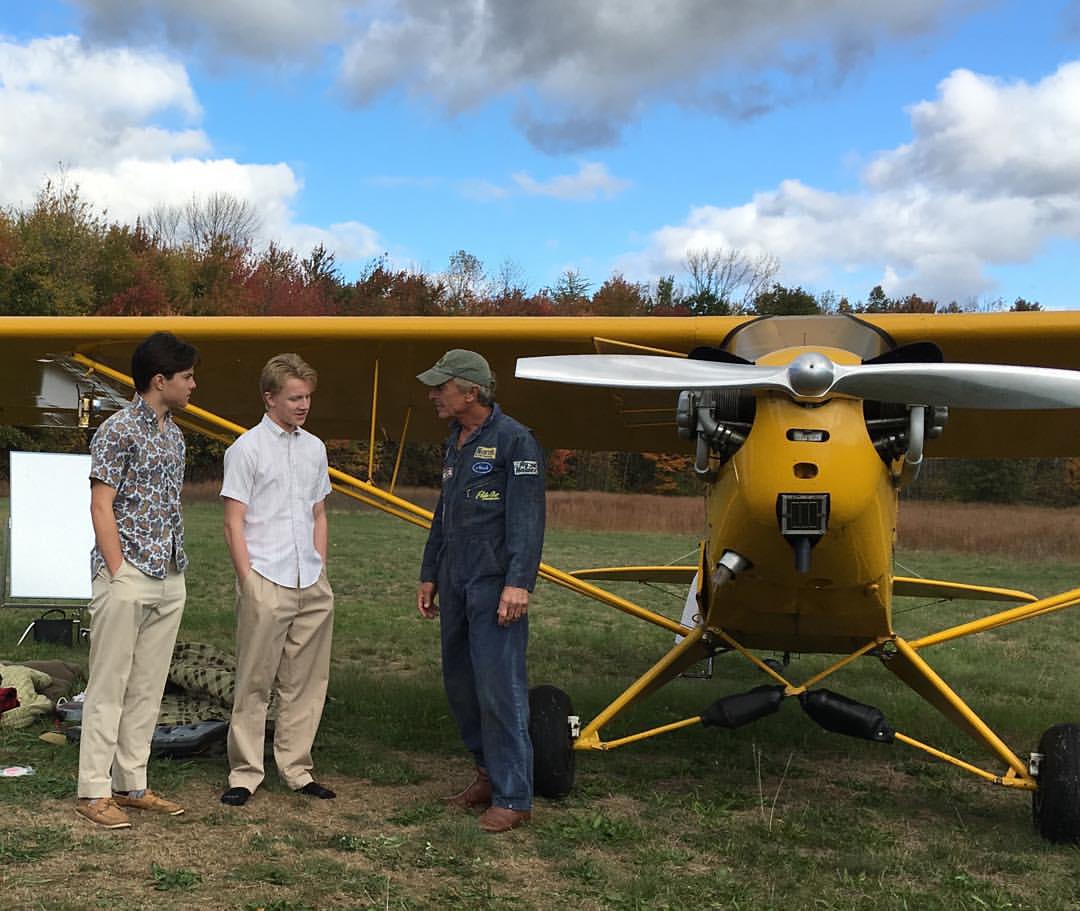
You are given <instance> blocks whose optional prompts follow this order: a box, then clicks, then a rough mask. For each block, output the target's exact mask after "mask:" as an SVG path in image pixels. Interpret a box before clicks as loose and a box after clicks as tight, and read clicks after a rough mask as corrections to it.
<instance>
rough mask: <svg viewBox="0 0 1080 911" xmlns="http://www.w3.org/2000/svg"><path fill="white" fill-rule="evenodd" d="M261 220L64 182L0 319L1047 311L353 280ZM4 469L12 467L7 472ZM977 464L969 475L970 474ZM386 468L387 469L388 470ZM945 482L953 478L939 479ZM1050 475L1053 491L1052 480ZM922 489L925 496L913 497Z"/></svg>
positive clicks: (1021, 482)
mask: <svg viewBox="0 0 1080 911" xmlns="http://www.w3.org/2000/svg"><path fill="white" fill-rule="evenodd" d="M258 229H259V223H258V219H257V217H256V215H255V212H254V210H253V209H252V208H251V206H250V205H249V204H247V203H246V202H244V201H242V200H239V199H237V198H235V197H232V196H229V195H227V194H214V195H211V196H209V197H207V198H205V199H192V200H191V201H190V202H189V203H188V204H187V205H184V206H177V207H159V208H157V209H155V210H153V211H151V212H149V213H147V214H146V216H145V217H142V218H139V219H137V220H136V222H135V223H134V224H126V223H121V222H117V221H113V220H110V219H109V218H108V216H107V213H104V212H101V211H99V210H98V209H96V208H95V207H94V206H93V205H92V204H91V203H89V202H88V201H87V200H85V199H84V198H83V197H82V196H81V194H80V192H79V189H78V187H73V186H69V185H67V184H66V183H65V182H64V181H63V180H61V181H56V182H54V181H49V182H46V183H45V184H44V185H43V187H42V188H41V190H40V191H39V192H38V194H37V196H36V198H35V199H34V201H33V203H32V204H30V205H28V206H26V207H23V208H18V207H12V208H6V209H0V314H4V315H38V316H46V315H57V316H75V315H101V316H106V315H107V316H226V315H229V316H241V315H243V316H286V315H306V316H316V315H318V316H383V315H386V316H455V315H473V316H496V315H498V316H553V315H559V316H714V315H733V314H749V315H765V314H773V315H800V314H815V313H935V312H960V311H966V310H1005V309H1010V310H1040V309H1041V306H1040V304H1039V303H1038V302H1036V301H1028V300H1025V299H1023V298H1017V299H1016V300H1015V301H1013V302H1012V304H1006V303H1005V302H1004V301H1002V300H995V301H989V302H987V301H983V302H976V301H967V302H957V301H949V302H939V301H935V300H932V299H928V298H923V297H920V296H918V295H915V294H909V295H906V296H904V297H897V298H892V297H889V296H888V295H887V294H886V293H885V291H884V290H883V289H882V288H881V286H880V285H879V286H875V287H874V288H871V289H870V291H869V292H868V293H867V295H866V297H865V299H862V300H850V299H848V298H847V297H838V296H837V295H835V294H833V293H832V292H829V291H825V292H821V293H818V294H813V293H811V292H810V291H807V290H805V289H803V288H802V287H788V286H784V285H782V284H780V283H779V282H778V281H777V275H778V273H779V266H780V264H779V262H778V261H777V260H776V259H775V258H774V257H771V256H768V255H752V254H748V253H744V252H742V251H738V250H726V251H717V250H696V251H690V252H689V253H688V254H687V256H686V258H685V261H684V263H683V270H682V272H681V273H680V274H679V275H675V274H669V275H664V276H660V277H658V278H657V279H656V280H655V281H653V282H635V281H630V280H628V279H626V278H625V277H624V276H623V275H621V274H618V273H615V274H612V275H611V276H609V277H608V278H607V279H605V280H604V281H603V282H602V283H601V284H600V285H599V286H598V287H595V288H594V287H593V285H592V283H591V282H590V281H589V280H588V279H587V278H586V277H585V276H583V275H582V274H581V273H580V272H578V271H576V270H573V269H570V270H567V271H565V272H564V273H563V274H562V275H561V276H559V278H558V279H557V280H556V281H555V282H554V283H552V284H551V285H550V286H546V287H541V288H539V289H536V290H530V289H529V287H528V285H527V282H526V281H525V279H524V277H523V272H522V270H521V268H520V267H519V266H517V265H516V264H515V263H514V262H512V261H510V260H507V261H504V262H503V263H502V264H500V265H499V266H498V267H497V268H496V269H495V270H493V271H489V270H488V269H487V268H486V267H485V265H484V263H483V262H482V261H481V260H480V259H479V258H478V257H476V256H474V255H473V254H471V253H469V252H467V251H465V250H458V251H457V252H455V253H454V254H453V255H452V256H450V258H449V261H448V262H447V265H446V268H445V269H444V270H443V271H441V272H435V273H430V274H427V273H424V272H423V271H420V270H418V269H412V268H402V267H399V266H396V265H394V264H392V263H391V262H390V260H389V258H388V257H387V256H385V255H383V256H377V257H374V258H372V259H371V260H369V261H368V262H367V263H366V264H365V265H364V266H363V267H362V268H361V270H360V272H359V274H358V275H357V277H356V278H354V279H352V280H348V279H346V278H345V277H344V275H343V273H342V272H341V270H340V269H339V267H338V265H337V262H336V258H335V255H334V252H333V251H331V250H328V249H326V248H325V247H324V246H321V245H320V246H316V247H315V248H314V249H313V250H312V251H311V252H310V253H309V254H308V255H306V256H301V255H299V254H297V253H296V252H295V251H293V250H290V249H287V248H285V247H282V246H280V245H278V244H276V243H273V242H271V243H268V244H266V245H265V246H261V247H260V246H257V245H256V242H255V238H256V235H257V233H258ZM395 445H396V444H393V443H381V444H379V446H380V451H379V452H377V453H376V460H375V461H376V464H377V465H380V466H381V465H384V464H386V465H392V464H393V461H394V455H395V453H394V452H393V449H394V446H395ZM85 446H86V440H85V434H83V433H80V432H77V431H56V430H29V429H17V428H10V427H8V428H0V449H11V448H17V449H50V450H52V451H64V450H71V451H85ZM366 446H367V444H366V443H365V442H350V441H332V442H331V448H332V449H333V450H334V452H335V456H336V457H337V458H339V460H340V464H341V465H342V467H343V468H345V469H346V470H348V468H349V466H350V465H352V464H354V463H355V465H356V466H357V467H359V466H364V473H366V465H367V451H366ZM220 449H221V447H220V445H219V444H216V443H213V442H212V441H205V440H199V441H195V442H194V443H193V445H191V446H190V447H189V451H190V459H189V461H190V464H189V476H190V477H192V478H193V479H201V478H207V477H213V476H215V474H216V472H217V471H219V470H220V464H221V462H220V456H221V452H220ZM4 461H5V464H4V465H3V468H2V469H0V471H6V467H7V466H6V460H4ZM1040 464H1041V465H1042V467H1041V468H1039V470H1038V471H1034V470H1033V469H1031V468H1027V469H1024V470H1022V471H1021V470H1018V469H1017V468H1016V467H1015V466H1013V467H1009V463H996V462H988V463H980V464H978V465H974V464H972V463H966V462H960V463H953V464H952V466H950V467H948V468H943V469H940V470H938V471H937V472H936V474H935V475H934V477H935V478H937V479H938V481H937V482H935V483H933V484H931V483H926V484H924V485H922V486H923V487H924V488H925V489H926V490H929V491H932V493H931V494H928V495H933V496H939V495H943V496H947V497H954V498H961V499H987V498H990V499H1004V500H1005V501H1008V502H1016V501H1026V502H1052V503H1054V504H1056V505H1072V504H1074V503H1078V502H1080V489H1078V488H1080V481H1076V480H1074V479H1080V463H1075V464H1074V462H1073V461H1071V460H1057V461H1050V462H1044V463H1040ZM688 465H689V462H688V460H687V459H685V458H683V457H682V456H678V455H670V454H663V453H587V452H576V451H571V450H556V451H554V452H552V453H550V454H549V481H550V482H551V484H552V486H553V487H556V488H562V489H600V490H611V491H620V492H621V491H641V492H650V493H671V494H690V493H697V492H699V487H698V483H697V482H696V481H695V480H694V478H693V474H692V472H690V471H689V470H687V469H688ZM965 466H970V467H965ZM388 470H389V469H387V471H388ZM942 478H945V481H942V480H941V479H942ZM1048 479H1049V480H1048ZM438 481H439V458H438V451H437V447H431V446H427V447H425V446H422V445H416V446H412V445H410V446H408V447H407V448H406V453H405V454H404V458H403V461H402V469H401V473H400V482H401V483H405V484H425V485H426V484H438ZM916 493H917V491H916Z"/></svg>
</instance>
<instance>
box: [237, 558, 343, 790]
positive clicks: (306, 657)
mask: <svg viewBox="0 0 1080 911" xmlns="http://www.w3.org/2000/svg"><path fill="white" fill-rule="evenodd" d="M333 625H334V593H333V592H332V591H331V590H330V583H329V581H328V580H327V578H326V572H325V571H323V573H322V574H321V575H320V576H319V579H318V581H317V582H316V583H315V584H314V585H311V586H309V587H308V588H286V587H285V586H283V585H276V584H275V583H273V582H271V581H269V580H268V579H264V578H263V577H262V576H260V575H259V574H258V573H257V572H255V571H254V570H252V571H251V572H249V573H248V574H247V576H246V577H245V578H244V581H243V582H242V583H240V584H239V586H238V592H237V598H236V691H235V694H234V696H233V710H232V718H231V719H230V721H229V787H231V788H247V789H248V790H249V791H251V792H254V791H255V789H256V788H257V787H258V786H259V785H260V784H261V783H262V780H263V778H264V772H263V744H264V741H265V739H266V708H267V705H268V704H269V701H270V691H271V690H272V689H273V688H274V684H275V681H276V683H277V691H278V716H277V722H276V724H275V727H274V762H275V763H276V764H277V767H278V772H279V773H280V775H281V777H282V778H283V779H284V780H285V784H287V785H288V786H289V787H290V788H293V789H296V788H302V787H303V786H304V785H306V784H307V783H308V782H309V781H312V780H313V779H312V775H311V768H312V765H313V763H312V759H311V747H312V744H313V743H314V742H315V735H316V733H318V730H319V722H320V721H321V720H322V711H323V704H324V703H325V702H326V687H327V683H328V682H329V679H330V643H331V638H332V633H333Z"/></svg>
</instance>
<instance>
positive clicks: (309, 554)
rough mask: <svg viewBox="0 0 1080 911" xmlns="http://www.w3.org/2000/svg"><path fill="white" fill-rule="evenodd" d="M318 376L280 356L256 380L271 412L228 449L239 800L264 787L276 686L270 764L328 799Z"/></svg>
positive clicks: (233, 742) (292, 783) (328, 602)
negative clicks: (314, 429) (315, 752)
mask: <svg viewBox="0 0 1080 911" xmlns="http://www.w3.org/2000/svg"><path fill="white" fill-rule="evenodd" d="M317 381H318V377H317V375H316V373H315V371H314V370H313V369H312V368H311V367H309V366H308V365H307V364H306V363H304V361H303V360H302V359H301V358H300V357H299V356H298V355H296V354H279V355H277V356H276V357H272V358H271V359H270V360H269V361H268V362H267V364H266V366H265V367H264V368H263V371H262V377H261V379H260V388H261V390H262V397H263V403H264V405H265V407H266V414H265V415H263V419H262V421H261V422H260V423H259V424H258V425H256V426H255V427H253V428H252V429H251V430H249V431H247V433H245V434H243V435H242V436H241V437H240V438H239V439H238V440H237V441H236V442H235V443H233V444H232V446H230V447H229V448H228V450H226V452H225V481H224V483H223V484H222V487H221V496H222V498H223V500H224V503H225V542H226V543H227V544H228V546H229V555H230V556H231V557H232V562H233V566H234V568H235V569H236V579H237V598H236V690H235V693H234V696H233V709H232V718H231V720H230V723H229V788H228V790H226V791H225V793H224V794H222V795H221V802H222V803H225V804H230V805H232V806H242V805H243V804H245V803H247V801H248V798H249V797H251V795H252V794H253V793H254V792H255V789H256V788H258V786H259V785H260V784H261V783H262V781H263V777H264V773H263V744H264V739H265V733H266V711H267V706H268V705H269V702H270V692H271V690H272V689H274V687H275V684H276V686H277V692H278V700H279V701H278V715H277V722H276V724H275V728H274V761H275V763H276V764H277V767H278V773H279V774H280V775H281V777H282V778H283V779H284V781H285V784H287V785H288V786H289V787H290V788H292V789H293V790H294V791H298V792H300V793H302V794H307V795H309V796H311V797H320V798H323V799H328V798H331V797H334V796H335V795H334V792H333V791H331V790H330V789H329V788H327V787H324V786H323V785H321V784H319V783H318V782H316V781H315V779H314V778H313V777H312V774H311V769H312V765H313V763H312V759H311V747H312V744H313V743H314V742H315V734H316V733H317V732H318V729H319V721H320V720H321V718H322V710H323V704H324V703H325V701H326V687H327V683H328V680H329V676H330V641H331V632H332V629H333V617H334V594H333V592H332V591H331V589H330V583H329V581H327V578H326V547H327V529H326V506H325V503H324V501H325V499H326V497H327V495H329V493H330V479H329V476H328V475H327V463H326V446H325V445H324V444H323V442H322V440H320V439H319V438H318V437H316V436H313V435H312V434H310V433H308V432H307V431H306V430H304V429H303V424H304V421H306V420H307V416H308V411H309V410H310V408H311V394H312V393H313V392H314V391H315V385H316V383H317Z"/></svg>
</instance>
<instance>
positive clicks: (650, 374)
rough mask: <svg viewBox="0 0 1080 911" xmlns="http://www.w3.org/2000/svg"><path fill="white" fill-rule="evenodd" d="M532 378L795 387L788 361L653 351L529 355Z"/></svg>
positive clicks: (522, 369) (526, 367)
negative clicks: (736, 360) (765, 363)
mask: <svg viewBox="0 0 1080 911" xmlns="http://www.w3.org/2000/svg"><path fill="white" fill-rule="evenodd" d="M515 375H516V376H518V377H520V378H521V379H526V380H546V381H548V382H554V383H574V384H577V385H580V386H613V387H619V388H623V389H679V390H682V389H723V388H729V387H732V386H735V387H738V388H740V389H778V390H782V391H790V388H789V386H788V383H787V368H786V367H755V366H754V365H752V364H724V363H715V362H713V361H698V360H688V359H685V358H679V357H658V356H656V355H651V354H552V355H546V356H544V357H523V358H519V359H518V362H517V370H516V373H515Z"/></svg>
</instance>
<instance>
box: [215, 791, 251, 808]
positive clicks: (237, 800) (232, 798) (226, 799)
mask: <svg viewBox="0 0 1080 911" xmlns="http://www.w3.org/2000/svg"><path fill="white" fill-rule="evenodd" d="M250 796H251V791H249V790H248V789H247V788H229V790H227V791H226V792H225V793H224V794H222V795H221V802H222V803H227V804H228V805H229V806H230V807H242V806H243V805H244V804H246V803H247V802H248V798H249V797H250Z"/></svg>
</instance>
